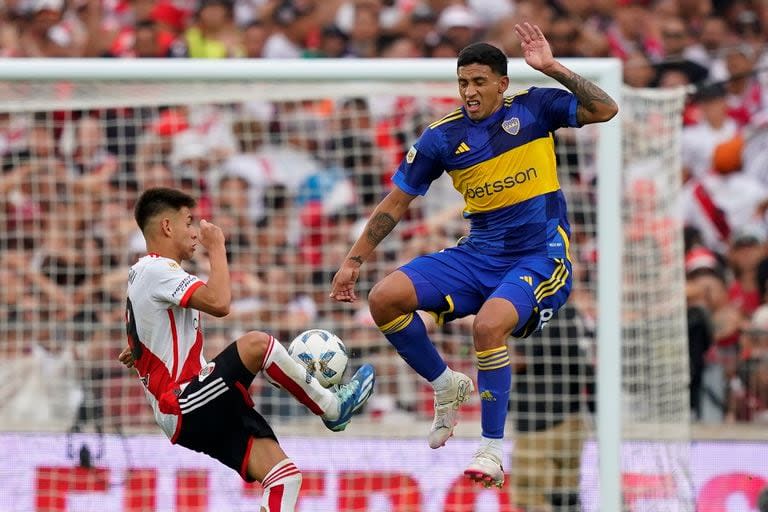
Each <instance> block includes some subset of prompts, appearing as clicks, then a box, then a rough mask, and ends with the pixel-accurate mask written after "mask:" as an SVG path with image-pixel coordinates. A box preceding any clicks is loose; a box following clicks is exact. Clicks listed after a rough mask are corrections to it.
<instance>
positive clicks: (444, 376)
mask: <svg viewBox="0 0 768 512" xmlns="http://www.w3.org/2000/svg"><path fill="white" fill-rule="evenodd" d="M452 379H453V370H451V369H450V368H448V367H447V366H446V367H445V370H443V373H441V374H440V375H439V376H438V377H437V378H436V379H435V380H431V381H429V383H430V384H432V388H433V389H434V390H435V393H439V392H441V391H445V390H447V389H448V388H450V387H451V380H452Z"/></svg>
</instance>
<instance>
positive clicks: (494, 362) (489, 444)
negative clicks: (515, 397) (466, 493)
mask: <svg viewBox="0 0 768 512" xmlns="http://www.w3.org/2000/svg"><path fill="white" fill-rule="evenodd" d="M517 321H518V314H517V309H516V308H515V306H514V305H513V304H512V303H511V302H509V301H508V300H506V299H502V298H491V299H489V300H488V301H486V302H485V304H483V306H482V307H481V308H480V311H479V312H478V313H477V316H476V317H475V321H474V324H473V326H472V330H473V332H472V334H473V339H474V342H475V350H476V354H477V381H478V388H479V389H478V390H479V392H480V400H481V424H482V431H483V437H482V440H481V443H480V447H479V448H478V450H477V452H475V456H474V457H473V459H472V462H470V464H469V466H467V469H466V470H465V471H464V474H465V475H466V476H467V477H469V478H470V479H471V480H473V481H475V482H479V483H481V484H483V485H484V486H485V487H491V486H496V487H501V485H502V484H503V483H504V469H503V468H502V463H501V461H502V459H503V457H504V451H503V445H502V442H503V439H504V424H505V421H506V416H507V403H508V401H509V391H510V387H511V382H512V372H511V367H510V359H509V350H508V348H507V344H506V341H507V338H508V337H509V335H510V333H511V332H512V330H513V329H514V328H515V326H516V325H517Z"/></svg>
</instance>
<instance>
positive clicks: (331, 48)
mask: <svg viewBox="0 0 768 512" xmlns="http://www.w3.org/2000/svg"><path fill="white" fill-rule="evenodd" d="M0 9H1V10H0V56H4V57H70V58H74V57H102V58H135V57H141V58H251V59H256V58H270V59H279V58H312V59H316V58H427V57H436V58H439V57H447V58H453V57H455V56H456V55H457V53H458V51H459V50H460V49H461V48H462V47H463V46H465V45H466V44H468V43H470V42H473V41H477V40H487V41H491V42H493V43H495V44H497V45H499V46H500V47H502V48H503V49H504V51H505V52H506V53H507V54H508V55H509V56H510V57H518V56H520V45H519V41H518V40H517V39H516V37H515V36H514V31H513V30H512V27H513V26H514V24H515V23H518V22H520V21H530V22H532V23H536V24H538V25H539V26H540V27H541V28H542V30H543V31H544V33H545V34H546V35H547V37H548V39H549V41H550V43H551V45H552V48H553V51H554V53H555V55H556V56H557V57H617V58H619V59H621V60H622V61H623V63H624V81H625V83H626V84H627V85H629V86H632V87H651V88H665V87H679V86H685V87H688V88H689V90H690V91H691V94H689V95H688V97H687V101H686V106H685V109H684V112H683V119H682V122H683V136H682V154H681V158H682V165H683V169H684V180H685V183H684V187H683V194H682V197H681V198H680V200H681V203H682V208H681V210H682V211H683V212H684V216H685V221H686V225H687V230H686V235H687V236H686V269H685V270H686V283H687V290H686V291H687V297H688V305H689V308H688V320H689V334H690V347H691V390H692V399H691V406H692V410H693V412H694V415H695V417H696V418H697V419H700V420H702V421H712V422H722V421H749V422H760V421H762V422H768V292H766V289H768V230H767V229H766V226H767V224H766V218H765V213H766V211H767V210H768V140H767V139H768V104H766V100H767V99H768V97H766V82H765V81H764V76H763V74H762V71H764V70H765V69H766V68H765V66H766V64H768V62H766V58H767V57H768V53H766V52H765V50H764V44H765V41H766V35H768V2H765V1H762V0H736V1H722V0H721V1H716V0H596V1H583V0H464V1H461V0H429V1H426V0H421V1H420V0H198V1H195V0H160V1H148V0H6V1H5V2H3V4H2V7H0ZM381 101H382V100H381V98H366V97H359V98H348V99H345V100H344V101H322V100H318V101H295V102H279V103H269V104H267V103H265V102H262V103H259V102H245V103H241V104H237V105H217V106H212V105H200V106H171V107H161V108H152V109H144V108H127V109H101V110H94V111H77V112H38V113H35V114H33V115H29V116H19V115H15V114H14V115H10V114H3V113H0V155H1V156H2V162H3V172H2V174H1V175H0V219H2V220H3V224H4V226H3V231H2V235H0V262H2V264H1V265H0V326H2V327H0V330H2V333H0V340H1V341H0V354H1V355H3V358H6V357H18V356H19V355H21V354H22V353H29V352H30V350H31V349H30V346H31V344H30V342H29V340H30V339H34V340H35V344H34V345H35V347H37V348H39V351H40V353H43V354H60V353H62V352H67V353H69V351H70V350H71V351H73V355H72V358H73V360H79V361H84V362H85V361H99V362H100V364H99V365H93V364H85V363H83V364H80V365H74V366H73V369H72V370H71V371H70V373H69V374H68V375H62V376H61V378H62V379H64V380H66V379H67V378H71V379H72V380H73V381H74V382H78V381H83V382H86V383H89V384H88V385H87V386H84V387H83V389H81V392H80V393H79V394H78V393H75V392H72V393H69V395H70V397H71V400H72V401H73V403H76V404H85V405H77V406H76V408H77V407H79V412H78V415H79V416H80V417H81V418H88V417H93V416H98V417H102V416H104V415H107V416H109V415H110V414H112V415H114V416H117V417H120V418H122V419H123V420H124V419H125V418H129V417H136V415H142V414H144V416H141V417H143V419H144V420H145V421H146V424H149V423H151V418H150V417H149V415H148V413H147V411H146V409H147V408H146V407H145V404H144V403H143V401H142V399H141V397H140V396H139V397H138V398H137V401H136V407H135V408H134V407H132V406H130V402H126V401H124V400H116V399H115V400H113V401H112V402H110V403H112V406H111V407H112V410H111V412H109V411H108V412H105V411H104V410H103V409H104V404H105V403H107V402H109V396H112V398H115V397H117V396H123V395H122V394H124V393H127V392H128V390H129V389H134V388H135V386H133V383H132V382H131V383H130V384H128V385H125V386H123V384H122V383H123V382H124V380H125V378H124V375H125V374H124V373H122V372H123V370H122V369H121V368H119V367H118V366H117V365H116V364H114V363H107V362H108V361H114V356H115V355H116V353H117V352H119V349H120V346H121V344H122V341H123V340H122V335H120V334H119V332H120V322H121V321H122V315H123V311H122V308H123V301H124V297H123V295H124V284H125V283H124V277H125V269H126V268H127V266H128V265H129V264H130V262H131V261H133V260H134V259H135V258H136V256H137V255H139V254H141V253H142V251H143V250H144V248H143V247H141V245H140V243H139V242H138V241H139V240H140V237H138V236H137V233H136V232H135V226H134V225H133V220H132V218H131V213H130V211H131V206H132V201H133V199H134V198H135V192H136V190H139V189H142V188H146V187H149V186H154V185H173V186H180V187H183V188H185V189H187V190H189V191H192V192H194V193H195V195H196V196H197V197H199V198H200V205H199V212H198V214H199V215H200V216H201V217H206V218H211V219H213V221H214V222H217V223H219V224H220V225H221V226H222V227H223V228H224V229H225V231H226V233H227V236H228V239H229V247H230V261H231V269H232V276H233V290H234V303H233V308H232V314H231V315H230V318H228V319H227V323H219V322H211V323H210V327H209V329H208V331H207V333H206V336H207V337H208V339H209V350H210V352H211V354H208V355H212V354H214V353H216V352H217V350H218V349H220V348H221V347H222V346H224V344H225V343H227V342H228V340H230V339H232V338H233V336H234V334H235V333H233V329H247V328H253V327H254V324H257V325H258V327H259V328H261V329H265V330H269V331H271V332H274V333H275V334H276V335H278V336H280V337H281V339H283V340H285V341H288V340H289V339H290V337H292V336H293V335H294V334H296V333H297V332H298V331H300V330H302V329H304V328H307V327H309V326H321V327H323V326H326V327H329V328H332V329H334V330H337V331H338V330H339V329H342V330H343V332H339V334H340V335H341V336H342V338H344V339H345V340H347V341H348V344H350V346H351V347H352V348H353V349H354V351H355V354H356V357H364V358H366V359H373V360H375V361H378V365H379V371H380V373H381V374H382V375H383V378H382V379H380V382H381V383H382V391H383V392H382V393H380V395H381V397H380V398H379V402H376V401H375V400H374V402H373V409H374V412H375V411H376V410H377V408H381V410H383V411H384V410H385V411H389V412H393V413H395V412H396V413H402V412H406V413H409V414H411V413H414V412H415V413H417V414H423V415H424V417H428V416H429V413H430V411H431V402H430V400H431V398H430V395H429V394H428V393H422V394H419V393H412V392H410V391H411V390H412V388H414V387H416V386H417V384H416V382H415V381H412V380H409V379H408V378H406V377H403V375H407V372H402V371H401V369H400V368H399V365H400V364H401V363H400V361H399V359H398V358H396V357H393V353H392V351H391V349H390V348H389V347H387V346H386V344H385V343H383V342H382V339H381V337H380V336H378V335H377V333H376V331H375V329H374V328H373V327H372V325H371V320H370V317H369V316H368V314H367V308H366V307H365V304H364V303H363V304H360V305H358V306H356V307H355V308H354V309H350V308H343V307H340V306H339V305H334V304H331V303H330V301H328V300H327V298H326V294H327V283H328V282H329V281H330V277H331V276H332V273H333V271H334V269H335V268H336V266H337V265H338V262H339V261H340V259H341V257H342V256H343V254H344V251H345V249H346V248H347V246H348V244H349V242H350V240H351V239H354V235H355V234H356V233H357V232H359V230H360V229H361V226H362V222H363V220H364V219H365V217H366V215H367V213H369V209H370V207H371V205H373V204H375V203H376V201H377V200H378V198H379V197H380V195H381V194H382V193H384V192H385V191H386V189H387V187H389V186H390V184H389V176H390V175H391V172H392V171H393V169H394V166H395V165H396V164H397V162H398V161H399V159H400V158H401V157H402V155H403V152H404V151H405V150H407V148H408V145H409V144H410V143H411V141H412V140H413V139H414V138H415V137H416V136H417V135H418V133H419V132H420V130H421V129H423V127H424V126H425V125H426V123H428V122H430V121H432V120H434V119H436V118H439V117H440V116H441V115H442V114H443V113H444V112H446V111H448V110H450V108H452V106H453V105H454V104H455V100H453V99H447V100H441V101H439V102H433V103H432V104H431V105H430V108H425V107H424V105H421V104H417V102H414V101H412V100H409V99H404V98H398V99H392V101H391V102H390V103H388V104H387V105H385V106H382V105H381V104H380V103H381ZM571 139H572V138H571V137H570V136H569V135H568V134H567V133H565V132H564V133H563V135H562V137H561V138H560V139H559V141H558V144H559V145H560V146H561V150H560V151H559V153H560V155H561V157H562V158H571V157H573V158H576V157H574V156H573V154H574V152H573V151H570V150H569V149H568V148H565V149H562V147H563V146H564V145H567V144H569V143H570V142H569V141H571ZM572 178H576V179H577V180H581V182H582V183H581V184H582V185H584V186H590V185H591V184H593V181H592V180H593V178H590V177H588V176H586V175H582V176H573V177H572ZM437 186H440V185H437ZM587 196H588V194H587V195H586V196H585V197H587ZM433 197H436V198H437V199H436V200H433V201H432V202H429V201H425V202H424V203H423V205H422V208H421V210H417V211H416V213H414V214H413V218H411V219H408V222H407V223H405V225H404V229H403V230H402V233H400V234H399V235H398V236H397V237H395V238H394V240H393V241H391V242H387V243H390V244H391V245H390V246H389V247H384V249H385V250H384V251H382V252H381V255H380V256H377V257H376V258H377V259H376V261H373V262H372V263H371V264H370V265H368V266H367V267H366V268H368V269H369V270H367V271H366V272H367V273H366V274H365V275H363V276H362V278H361V288H363V289H366V287H369V286H370V283H372V282H375V281H376V280H377V279H378V278H379V277H380V276H381V275H382V274H383V273H385V272H389V271H391V270H392V269H393V268H395V266H396V265H397V264H398V263H400V262H403V261H406V260H408V259H409V258H410V257H411V256H413V255H416V254H419V253H422V252H427V251H431V250H434V249H436V248H440V247H443V246H446V245H449V244H450V240H454V239H455V238H457V237H459V236H461V235H462V234H464V232H463V230H464V229H465V226H464V224H463V223H462V222H461V220H460V219H459V216H458V211H459V208H460V207H459V205H454V202H453V200H452V199H451V197H452V196H450V194H449V193H446V194H445V195H441V194H435V195H433ZM453 199H455V198H453ZM585 200H586V199H585ZM574 211H575V212H576V215H577V219H576V221H575V223H574V243H575V244H577V245H581V247H582V249H581V251H582V252H583V253H586V252H587V250H588V249H589V247H591V245H590V242H591V240H590V234H589V233H588V230H586V229H584V230H582V229H581V228H582V227H583V224H584V223H591V222H593V221H594V219H585V218H579V211H578V207H577V208H576V209H575V210H574ZM294 212H297V214H294ZM385 245H386V243H385ZM194 265H195V268H193V269H192V270H194V271H197V272H199V273H201V274H203V275H204V274H205V271H206V269H205V260H204V258H198V259H196V261H195V262H194ZM255 269H257V270H255ZM576 271H577V273H578V272H583V270H579V268H578V266H577V268H576ZM577 277H578V276H577ZM581 278H582V277H580V279H581ZM583 279H586V278H583ZM573 303H574V304H575V306H576V309H577V310H578V311H577V314H579V315H581V316H583V317H585V319H586V321H587V322H586V323H587V324H588V325H589V321H590V319H592V316H593V311H594V303H593V297H588V296H585V294H584V293H582V292H581V291H579V290H576V291H575V292H574V298H573ZM339 326H341V327H339ZM433 328H436V327H434V326H433ZM467 332H468V326H467V324H466V323H462V322H458V323H456V324H455V325H453V326H451V327H449V328H443V334H445V336H442V337H440V336H438V338H437V339H438V342H440V343H444V344H445V345H446V346H445V347H444V350H443V352H445V353H447V354H449V357H455V359H456V367H457V368H461V365H467V364H470V365H471V360H470V359H469V357H468V353H469V352H468V348H467V346H466V344H465V343H463V342H461V341H460V340H462V339H464V338H465V336H464V338H462V336H463V335H465V334H466V333H467ZM457 335H458V336H457ZM457 340H459V341H457ZM70 341H71V342H74V344H71V343H68V342H70ZM36 350H37V349H36ZM46 364H47V363H46ZM57 371H59V372H60V373H61V372H64V370H57ZM65 373H66V372H65ZM111 380H115V381H118V382H120V383H121V384H120V387H118V388H117V389H112V388H110V387H109V386H108V385H104V386H103V387H102V388H99V387H98V386H94V385H93V383H94V382H110V381H111ZM75 387H76V386H75ZM62 388H64V387H62ZM110 389H111V390H110ZM404 390H405V391H404ZM255 392H256V393H257V395H259V393H260V394H261V395H259V396H262V397H263V401H262V403H261V405H260V406H261V407H263V408H265V410H266V412H267V413H269V412H270V411H269V409H268V408H269V407H274V410H273V411H272V412H273V413H274V414H288V413H291V414H293V413H297V411H293V410H291V411H286V410H283V409H281V407H284V406H282V405H280V403H279V401H278V400H277V398H275V399H274V400H272V399H271V398H270V397H271V396H272V395H271V393H272V391H271V390H270V389H257V390H255ZM110 393H111V395H110ZM94 395H98V396H96V398H94ZM83 397H85V399H83ZM88 398H91V399H90V400H88ZM52 401H53V400H52ZM57 402H59V403H60V402H61V400H57ZM126 404H128V405H126ZM126 407H128V409H126ZM53 416H55V415H52V417H53Z"/></svg>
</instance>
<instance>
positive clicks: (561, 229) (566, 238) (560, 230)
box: [557, 226, 571, 261]
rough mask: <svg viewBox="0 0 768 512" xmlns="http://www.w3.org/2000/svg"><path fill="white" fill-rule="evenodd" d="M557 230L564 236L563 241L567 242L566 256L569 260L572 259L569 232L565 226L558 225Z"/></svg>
mask: <svg viewBox="0 0 768 512" xmlns="http://www.w3.org/2000/svg"><path fill="white" fill-rule="evenodd" d="M557 232H558V233H560V236H561V237H563V243H564V244H565V257H566V258H567V259H568V261H571V241H570V240H569V239H568V234H567V233H566V232H565V230H564V229H563V226H557Z"/></svg>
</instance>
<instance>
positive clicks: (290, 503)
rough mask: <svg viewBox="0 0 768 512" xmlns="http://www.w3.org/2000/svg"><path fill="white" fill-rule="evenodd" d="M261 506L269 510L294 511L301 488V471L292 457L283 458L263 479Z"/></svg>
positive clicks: (276, 511)
mask: <svg viewBox="0 0 768 512" xmlns="http://www.w3.org/2000/svg"><path fill="white" fill-rule="evenodd" d="M261 485H262V487H264V494H263V495H262V497H261V507H262V509H264V510H266V511H267V512H294V511H295V509H296V501H298V499H299V489H300V488H301V471H299V468H297V467H296V465H295V464H294V463H293V461H292V460H291V459H283V460H281V461H280V462H278V463H277V464H275V466H274V467H273V468H272V469H270V470H269V473H267V476H265V477H264V480H262V481H261Z"/></svg>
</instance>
